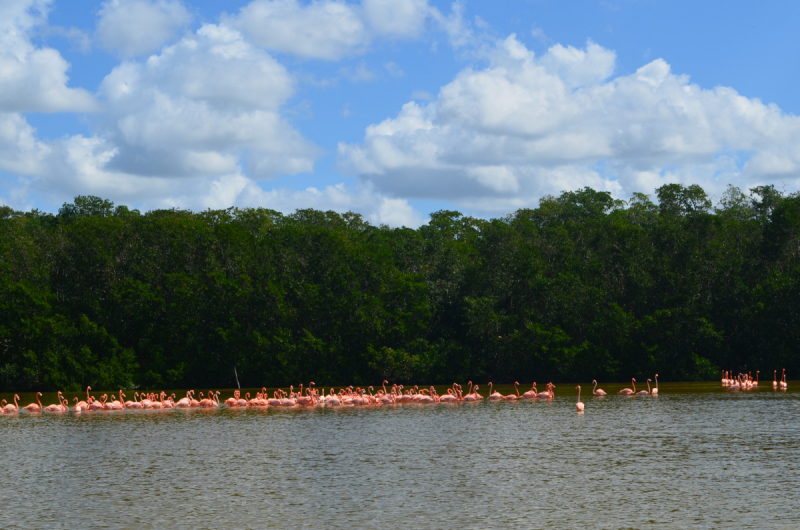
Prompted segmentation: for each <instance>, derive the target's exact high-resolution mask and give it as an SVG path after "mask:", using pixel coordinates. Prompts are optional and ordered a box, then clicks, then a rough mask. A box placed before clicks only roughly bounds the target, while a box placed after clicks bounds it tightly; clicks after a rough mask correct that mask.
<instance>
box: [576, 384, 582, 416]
mask: <svg viewBox="0 0 800 530" xmlns="http://www.w3.org/2000/svg"><path fill="white" fill-rule="evenodd" d="M575 388H577V389H578V402H577V403H576V404H575V408H576V409H577V410H578V412H583V403H581V385H578V386H576V387H575Z"/></svg>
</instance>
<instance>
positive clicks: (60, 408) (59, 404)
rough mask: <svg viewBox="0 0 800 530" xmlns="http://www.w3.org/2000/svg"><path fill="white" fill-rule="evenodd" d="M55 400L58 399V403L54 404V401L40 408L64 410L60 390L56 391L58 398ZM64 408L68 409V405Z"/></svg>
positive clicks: (54, 410) (47, 410) (52, 410)
mask: <svg viewBox="0 0 800 530" xmlns="http://www.w3.org/2000/svg"><path fill="white" fill-rule="evenodd" d="M56 401H58V405H56V404H55V403H54V404H52V405H47V406H46V407H45V408H44V409H42V410H44V411H45V412H65V410H64V409H65V407H64V398H62V397H61V391H60V390H59V391H58V398H57V399H56ZM66 409H67V410H69V407H66Z"/></svg>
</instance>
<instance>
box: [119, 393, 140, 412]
mask: <svg viewBox="0 0 800 530" xmlns="http://www.w3.org/2000/svg"><path fill="white" fill-rule="evenodd" d="M138 395H139V393H138V392H134V393H133V397H134V401H130V400H128V401H125V402H124V405H125V407H127V408H129V409H140V408H142V404H141V403H139V401H138V400H137V399H136V397H137V396H138ZM119 399H120V401H122V400H123V399H125V394H123V393H122V391H121V390H120V392H119Z"/></svg>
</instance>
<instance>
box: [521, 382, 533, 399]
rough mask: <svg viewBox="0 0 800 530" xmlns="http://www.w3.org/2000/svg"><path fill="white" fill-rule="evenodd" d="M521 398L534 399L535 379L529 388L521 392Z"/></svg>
mask: <svg viewBox="0 0 800 530" xmlns="http://www.w3.org/2000/svg"><path fill="white" fill-rule="evenodd" d="M522 399H536V381H534V382H533V385H531V389H530V390H528V391H527V392H525V393H524V394H522Z"/></svg>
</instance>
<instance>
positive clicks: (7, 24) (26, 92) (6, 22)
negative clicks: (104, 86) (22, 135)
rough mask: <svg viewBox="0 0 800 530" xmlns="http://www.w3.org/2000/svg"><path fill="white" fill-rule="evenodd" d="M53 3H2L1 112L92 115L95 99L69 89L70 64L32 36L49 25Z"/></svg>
mask: <svg viewBox="0 0 800 530" xmlns="http://www.w3.org/2000/svg"><path fill="white" fill-rule="evenodd" d="M48 4H49V2H47V1H43V0H40V1H36V0H6V1H4V2H2V3H0V112H3V111H5V112H35V111H39V112H58V111H91V110H93V109H94V108H95V107H96V103H95V100H94V97H93V96H92V95H91V94H89V93H88V92H87V91H85V90H83V89H77V88H69V87H67V82H68V80H69V78H68V77H67V70H69V63H68V62H67V61H66V60H64V58H63V57H62V56H61V54H60V53H59V52H58V51H57V50H54V49H53V48H37V47H36V46H34V45H33V44H32V43H31V40H30V35H29V34H30V32H31V31H32V30H33V29H34V28H36V27H37V26H42V25H44V24H45V23H46V16H47V7H48Z"/></svg>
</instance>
